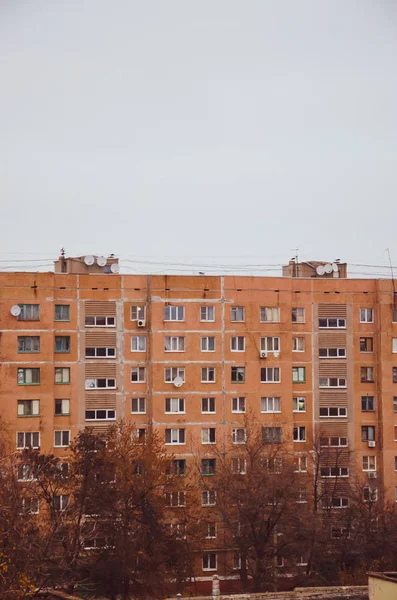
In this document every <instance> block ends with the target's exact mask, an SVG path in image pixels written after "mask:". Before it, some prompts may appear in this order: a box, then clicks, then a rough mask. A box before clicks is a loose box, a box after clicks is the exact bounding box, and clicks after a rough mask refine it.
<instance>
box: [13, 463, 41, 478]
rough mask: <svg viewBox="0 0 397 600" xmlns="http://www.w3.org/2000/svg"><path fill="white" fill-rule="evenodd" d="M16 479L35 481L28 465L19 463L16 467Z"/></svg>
mask: <svg viewBox="0 0 397 600" xmlns="http://www.w3.org/2000/svg"><path fill="white" fill-rule="evenodd" d="M17 480H18V481H37V477H35V476H34V473H33V470H32V467H31V466H30V465H24V464H19V465H18V468H17Z"/></svg>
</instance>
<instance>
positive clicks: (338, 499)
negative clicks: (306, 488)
mask: <svg viewBox="0 0 397 600" xmlns="http://www.w3.org/2000/svg"><path fill="white" fill-rule="evenodd" d="M348 506H349V498H345V497H344V496H333V497H332V498H331V508H336V509H338V510H339V509H340V508H348Z"/></svg>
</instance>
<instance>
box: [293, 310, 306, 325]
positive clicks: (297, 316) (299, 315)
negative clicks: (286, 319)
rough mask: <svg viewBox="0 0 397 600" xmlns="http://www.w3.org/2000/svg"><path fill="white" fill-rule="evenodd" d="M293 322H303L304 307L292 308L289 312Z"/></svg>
mask: <svg viewBox="0 0 397 600" xmlns="http://www.w3.org/2000/svg"><path fill="white" fill-rule="evenodd" d="M291 318H292V322H293V323H304V322H305V309H304V308H293V309H292V314H291Z"/></svg>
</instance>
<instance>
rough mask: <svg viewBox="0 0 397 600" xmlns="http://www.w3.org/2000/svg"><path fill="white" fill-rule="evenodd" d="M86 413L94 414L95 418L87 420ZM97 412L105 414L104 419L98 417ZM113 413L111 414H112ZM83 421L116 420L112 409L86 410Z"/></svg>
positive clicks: (114, 411)
mask: <svg viewBox="0 0 397 600" xmlns="http://www.w3.org/2000/svg"><path fill="white" fill-rule="evenodd" d="M88 412H94V413H95V416H94V417H93V418H92V417H90V418H87V413H88ZM99 412H105V413H106V415H105V417H104V418H103V417H98V413H99ZM112 413H113V414H112ZM85 420H86V421H115V420H116V410H115V409H114V408H87V409H86V411H85Z"/></svg>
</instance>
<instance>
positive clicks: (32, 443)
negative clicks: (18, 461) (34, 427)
mask: <svg viewBox="0 0 397 600" xmlns="http://www.w3.org/2000/svg"><path fill="white" fill-rule="evenodd" d="M21 448H40V433H39V432H38V431H18V433H17V449H18V450H20V449H21Z"/></svg>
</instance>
